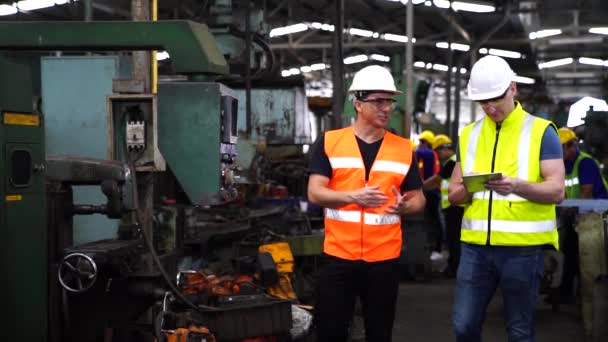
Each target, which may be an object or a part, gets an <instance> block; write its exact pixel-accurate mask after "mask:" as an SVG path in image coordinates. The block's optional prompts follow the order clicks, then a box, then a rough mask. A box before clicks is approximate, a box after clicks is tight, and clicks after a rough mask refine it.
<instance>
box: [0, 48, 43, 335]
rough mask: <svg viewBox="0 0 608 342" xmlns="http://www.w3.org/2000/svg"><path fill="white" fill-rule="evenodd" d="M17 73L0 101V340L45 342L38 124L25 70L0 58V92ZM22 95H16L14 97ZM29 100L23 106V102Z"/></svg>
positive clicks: (40, 134)
mask: <svg viewBox="0 0 608 342" xmlns="http://www.w3.org/2000/svg"><path fill="white" fill-rule="evenodd" d="M7 73H9V74H18V75H19V82H20V84H22V85H23V87H14V84H13V88H12V90H11V92H12V94H14V96H12V97H11V96H3V97H2V98H0V115H1V117H0V120H1V121H0V201H1V202H0V220H1V221H0V222H1V229H2V241H3V246H2V248H0V272H2V282H0V284H2V285H1V286H0V292H1V293H2V294H3V296H2V297H3V308H4V311H5V312H4V315H3V316H2V317H3V318H2V320H0V322H1V324H0V340H2V341H46V339H47V286H48V276H47V227H46V197H45V184H44V158H45V157H44V128H43V126H44V125H43V124H44V120H43V118H42V116H40V115H38V114H36V113H33V112H34V108H33V102H32V99H33V96H32V93H31V89H32V87H31V77H30V76H29V75H30V74H29V69H28V68H27V67H26V66H22V65H20V64H16V63H11V62H8V61H6V60H1V59H0V74H2V75H3V77H2V78H0V89H10V85H11V84H12V83H13V82H14V80H15V79H14V78H13V77H4V75H6V74H7ZM20 92H22V93H20ZM28 99H29V101H28Z"/></svg>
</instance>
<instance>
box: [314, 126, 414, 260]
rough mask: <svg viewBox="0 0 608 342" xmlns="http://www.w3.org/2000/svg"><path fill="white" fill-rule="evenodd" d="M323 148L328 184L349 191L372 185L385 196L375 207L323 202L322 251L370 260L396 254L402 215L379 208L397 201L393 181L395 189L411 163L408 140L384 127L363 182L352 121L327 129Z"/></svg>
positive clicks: (360, 161)
mask: <svg viewBox="0 0 608 342" xmlns="http://www.w3.org/2000/svg"><path fill="white" fill-rule="evenodd" d="M324 148H325V154H326V155H327V157H328V158H329V162H330V164H331V168H332V177H331V179H330V181H329V184H328V187H329V188H330V189H332V190H336V191H353V190H357V189H361V188H363V187H364V186H366V185H367V186H376V185H377V186H378V187H379V189H380V191H382V192H384V193H385V194H386V196H388V201H387V202H386V204H384V205H383V206H382V207H378V208H364V207H361V206H359V205H357V204H354V203H351V204H347V205H343V206H340V207H337V208H326V209H325V241H324V245H323V251H324V252H325V253H327V254H329V255H333V256H336V257H338V258H342V259H347V260H364V261H369V262H371V261H382V260H390V259H395V258H398V257H399V255H400V254H401V243H402V238H401V218H400V217H399V216H398V215H388V214H386V213H385V212H384V210H385V209H387V208H388V206H389V205H393V204H395V203H396V198H395V195H394V194H393V191H392V187H393V186H394V187H396V188H397V189H400V187H401V183H403V180H404V179H405V176H406V175H407V173H408V171H409V169H410V167H411V164H412V152H413V150H412V143H411V141H410V140H408V139H405V138H401V137H399V136H397V135H395V134H392V133H389V132H386V134H385V135H384V140H383V141H382V145H381V146H380V149H379V151H378V154H377V156H376V159H375V160H374V163H373V165H372V168H371V170H370V172H369V179H368V181H367V184H366V182H365V166H364V163H363V158H362V157H361V152H360V151H359V145H358V144H357V139H356V138H355V133H354V131H353V129H352V127H347V128H343V129H338V130H333V131H328V132H326V133H325V146H324ZM399 191H400V190H399Z"/></svg>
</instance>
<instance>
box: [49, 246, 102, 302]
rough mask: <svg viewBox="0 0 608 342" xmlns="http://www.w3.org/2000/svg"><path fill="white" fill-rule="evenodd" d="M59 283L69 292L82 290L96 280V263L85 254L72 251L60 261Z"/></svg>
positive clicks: (89, 286)
mask: <svg viewBox="0 0 608 342" xmlns="http://www.w3.org/2000/svg"><path fill="white" fill-rule="evenodd" d="M57 273H58V276H59V283H60V284H61V286H63V288H64V289H66V290H68V291H70V292H76V293H80V292H84V291H86V290H88V289H90V288H91V287H92V286H93V285H94V284H95V281H96V280H97V264H95V261H93V259H91V257H89V256H88V255H86V254H82V253H72V254H70V255H66V256H65V257H64V258H63V260H62V261H61V265H60V266H59V271H58V272H57Z"/></svg>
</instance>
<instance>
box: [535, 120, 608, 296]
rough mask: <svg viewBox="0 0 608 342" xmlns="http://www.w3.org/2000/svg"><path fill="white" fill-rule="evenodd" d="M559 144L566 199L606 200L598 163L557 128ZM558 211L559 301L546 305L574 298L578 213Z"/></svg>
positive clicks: (567, 209)
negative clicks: (561, 154)
mask: <svg viewBox="0 0 608 342" xmlns="http://www.w3.org/2000/svg"><path fill="white" fill-rule="evenodd" d="M558 132H559V140H560V142H561V144H562V149H563V151H564V166H565V172H566V179H565V187H566V197H567V198H570V199H581V198H586V199H590V198H608V193H607V186H606V180H605V178H604V177H603V176H602V173H601V169H600V165H599V163H598V162H597V161H596V160H595V159H594V158H593V157H592V156H591V155H589V154H587V153H585V152H583V151H581V150H580V149H579V147H578V138H577V136H576V134H575V133H574V131H572V130H571V129H569V128H560V129H559V130H558ZM559 209H560V210H559V211H558V215H559V222H560V246H561V251H562V253H563V255H564V265H563V272H562V279H561V282H560V288H559V298H550V297H551V296H552V295H554V293H551V292H550V293H549V296H548V297H547V298H546V299H545V300H546V301H547V302H560V303H571V302H573V300H574V297H575V290H574V278H575V277H576V275H578V274H579V263H578V258H579V249H578V233H577V232H576V230H575V222H576V215H577V214H578V210H577V209H576V208H574V207H561V208H559Z"/></svg>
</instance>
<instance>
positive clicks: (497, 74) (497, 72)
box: [468, 55, 515, 101]
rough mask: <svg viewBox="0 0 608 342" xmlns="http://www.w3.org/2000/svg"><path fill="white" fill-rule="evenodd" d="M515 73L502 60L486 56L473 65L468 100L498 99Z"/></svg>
mask: <svg viewBox="0 0 608 342" xmlns="http://www.w3.org/2000/svg"><path fill="white" fill-rule="evenodd" d="M514 76H515V73H514V72H513V70H511V67H509V64H508V63H507V62H506V61H505V60H504V59H502V58H500V57H497V56H492V55H488V56H485V57H483V58H481V59H480V60H478V61H477V63H475V65H473V68H472V69H471V78H470V79H469V86H468V91H469V98H470V99H471V100H473V101H480V100H488V99H492V98H495V97H499V96H500V95H502V94H504V92H505V91H506V90H507V89H508V88H509V86H510V85H511V82H512V81H513V77H514Z"/></svg>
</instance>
